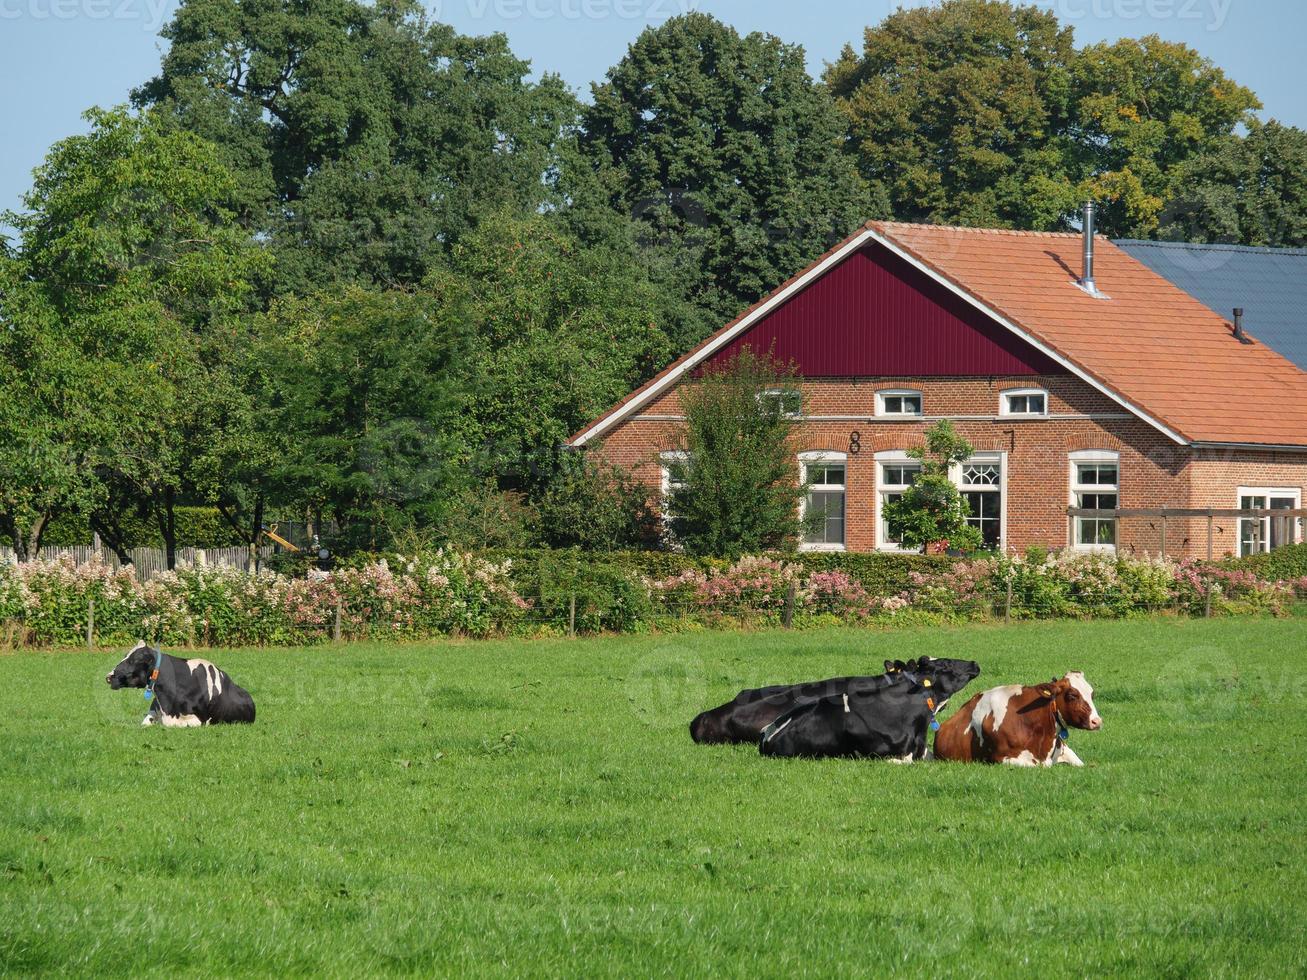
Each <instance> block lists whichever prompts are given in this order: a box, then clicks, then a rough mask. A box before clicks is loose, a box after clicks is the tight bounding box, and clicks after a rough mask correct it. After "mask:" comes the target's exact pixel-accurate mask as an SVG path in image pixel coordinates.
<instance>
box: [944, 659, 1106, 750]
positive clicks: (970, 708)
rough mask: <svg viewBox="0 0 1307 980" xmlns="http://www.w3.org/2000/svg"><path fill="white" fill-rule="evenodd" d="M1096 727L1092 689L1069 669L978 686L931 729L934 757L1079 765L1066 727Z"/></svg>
mask: <svg viewBox="0 0 1307 980" xmlns="http://www.w3.org/2000/svg"><path fill="white" fill-rule="evenodd" d="M1068 727H1070V728H1081V729H1085V730H1087V731H1091V732H1096V731H1098V729H1100V728H1102V727H1103V719H1102V718H1100V717H1099V714H1098V709H1097V708H1095V707H1094V689H1093V688H1092V687H1090V686H1089V682H1088V681H1087V680H1085V675H1084V674H1082V673H1081V672H1080V671H1078V670H1073V671H1071V672H1070V673H1068V674H1067V675H1066V676H1065V677H1063V678H1062V679H1061V680H1054V681H1049V682H1048V683H1047V684H1039V685H1037V686H1035V687H1022V686H1020V685H1019V684H1011V685H1008V686H1007V687H994V688H990V689H989V690H988V691H982V692H981V693H980V694H977V695H976V696H975V697H974V698H972V699H971V700H970V701H968V702H967V703H966V704H965V705H963V706H962V708H961V709H960V710H959V711H958V713H957V714H955V715H954V716H953V717H952V718H950V719H949V720H948V721H946V722H944V724H943V725H942V726H941V727H940V730H939V732H938V733H937V734H936V735H935V758H937V759H947V760H950V761H953V762H1002V763H1006V764H1007V765H1010V766H1053V765H1057V764H1058V763H1064V764H1066V765H1069V766H1083V765H1084V763H1083V762H1081V761H1080V757H1079V756H1078V755H1076V754H1075V752H1073V751H1071V747H1070V746H1069V745H1067V744H1066V728H1068Z"/></svg>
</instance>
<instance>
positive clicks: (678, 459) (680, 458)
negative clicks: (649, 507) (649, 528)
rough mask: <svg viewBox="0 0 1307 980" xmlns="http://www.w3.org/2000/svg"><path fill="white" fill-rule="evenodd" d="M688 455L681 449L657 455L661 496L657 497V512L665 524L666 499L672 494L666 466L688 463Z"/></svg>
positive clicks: (669, 475)
mask: <svg viewBox="0 0 1307 980" xmlns="http://www.w3.org/2000/svg"><path fill="white" fill-rule="evenodd" d="M689 459H690V454H689V453H687V452H685V451H684V450H681V449H673V450H670V451H668V452H665V453H659V454H658V468H659V471H660V473H661V481H660V483H661V488H662V489H661V496H660V497H659V508H658V509H659V512H660V513H661V514H662V519H663V523H664V524H666V523H667V498H668V497H669V496H671V493H672V471H671V469H670V467H669V465H668V464H670V463H685V462H689Z"/></svg>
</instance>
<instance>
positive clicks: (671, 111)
mask: <svg viewBox="0 0 1307 980" xmlns="http://www.w3.org/2000/svg"><path fill="white" fill-rule="evenodd" d="M583 126H584V133H583V136H582V145H583V147H584V148H585V150H586V153H587V155H588V156H589V157H590V159H591V161H592V162H593V165H594V166H595V167H596V168H597V170H598V173H599V174H600V179H601V181H602V182H603V186H604V189H605V192H606V194H607V197H608V199H609V202H610V204H611V206H612V207H613V208H615V209H616V210H618V211H620V212H623V213H625V214H629V215H633V216H635V217H636V218H637V219H638V220H639V222H640V223H641V225H642V226H643V229H644V237H645V242H646V245H647V246H648V247H649V248H650V249H651V250H654V251H656V252H658V253H659V254H660V255H662V256H663V257H664V260H665V261H666V262H668V263H670V264H674V265H675V268H676V270H677V278H678V280H679V283H680V288H681V289H682V290H683V295H684V296H686V297H687V298H689V299H690V300H691V301H692V302H693V303H694V304H695V305H696V306H697V307H699V308H700V309H703V310H705V311H707V313H708V315H709V317H710V318H711V321H713V322H714V326H716V325H720V323H721V321H723V320H726V319H729V318H730V317H732V316H734V315H736V314H737V313H739V312H740V310H741V309H742V308H743V307H745V306H747V305H748V304H750V303H752V302H754V301H755V300H757V299H758V298H759V297H760V296H762V295H763V294H764V293H765V292H767V291H768V290H769V289H772V288H773V287H775V286H776V284H777V283H778V282H781V281H782V280H784V279H786V278H788V277H789V276H791V275H793V274H794V273H795V272H797V271H798V270H799V269H800V268H802V267H803V266H804V265H805V264H806V263H807V262H809V261H811V260H812V259H813V258H815V257H816V256H817V255H819V254H820V253H821V252H823V251H824V250H825V249H826V248H827V247H828V246H829V245H830V244H832V243H833V242H834V241H838V240H839V239H840V238H842V237H843V236H845V235H846V234H848V233H849V232H850V231H852V230H853V229H854V228H855V227H856V226H857V225H858V224H859V223H860V222H861V221H863V220H865V219H866V218H868V217H875V216H877V215H876V213H875V212H876V211H877V210H878V209H877V208H875V207H874V206H873V205H872V204H871V203H870V202H869V201H868V199H867V195H866V188H865V186H864V185H863V183H862V181H861V180H860V179H859V178H858V175H857V173H856V171H855V169H854V168H853V166H852V165H851V162H850V161H849V160H848V159H847V158H846V157H845V156H844V155H843V154H842V152H841V145H842V142H843V139H844V124H843V121H842V120H841V118H840V115H839V113H838V111H837V110H836V109H835V107H834V105H833V104H832V102H831V100H830V98H829V96H828V95H827V94H826V93H825V91H824V90H823V89H822V88H821V87H820V86H818V85H816V84H814V83H813V81H812V79H811V78H810V77H809V76H808V73H807V70H806V68H805V65H804V53H803V49H802V48H800V47H798V46H795V45H789V44H785V43H784V42H782V41H780V40H779V39H777V38H775V37H772V36H770V35H763V34H750V35H748V36H747V37H741V36H740V35H739V34H737V33H736V32H735V30H733V29H732V28H730V27H728V26H726V25H724V24H722V23H720V22H719V21H717V20H715V19H713V18H712V17H710V16H708V15H706V14H700V13H692V14H688V15H686V16H683V17H677V18H673V19H672V20H669V21H668V22H667V23H665V24H663V25H662V26H660V27H658V28H656V29H654V28H650V29H649V30H646V31H645V32H644V33H643V34H641V35H640V37H639V38H638V39H637V40H636V42H635V43H634V44H633V45H631V48H630V50H629V52H628V53H627V55H626V57H625V58H623V59H622V61H621V62H620V63H619V64H618V65H617V66H616V67H614V68H613V69H612V70H611V71H610V72H609V73H608V78H607V80H606V81H605V82H604V83H602V84H600V85H596V86H595V87H594V104H593V105H592V106H590V107H588V108H587V109H586V110H585V113H584V119H583ZM678 339H679V338H678ZM685 339H686V340H687V341H692V340H696V339H698V338H697V337H693V338H685Z"/></svg>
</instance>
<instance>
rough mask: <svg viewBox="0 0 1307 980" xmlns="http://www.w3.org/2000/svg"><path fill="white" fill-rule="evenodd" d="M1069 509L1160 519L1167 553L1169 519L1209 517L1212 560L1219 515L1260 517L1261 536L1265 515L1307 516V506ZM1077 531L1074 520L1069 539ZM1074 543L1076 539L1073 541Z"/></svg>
mask: <svg viewBox="0 0 1307 980" xmlns="http://www.w3.org/2000/svg"><path fill="white" fill-rule="evenodd" d="M1066 512H1067V516H1068V517H1072V518H1075V517H1090V518H1097V519H1098V520H1100V521H1110V520H1116V519H1117V518H1129V517H1146V518H1156V519H1160V521H1161V533H1162V542H1161V553H1162V554H1163V555H1165V554H1166V522H1167V519H1168V518H1186V519H1190V520H1193V519H1199V520H1202V519H1206V521H1207V560H1208V561H1211V560H1212V558H1213V555H1212V538H1213V531H1214V529H1215V525H1216V519H1217V518H1218V517H1220V518H1225V519H1234V520H1256V521H1258V524H1257V528H1258V530H1257V533H1258V534H1259V535H1260V534H1261V523H1260V522H1261V520H1262V519H1264V518H1268V517H1269V518H1271V519H1272V520H1283V521H1285V522H1289V521H1293V520H1297V519H1299V518H1307V508H1302V507H1299V508H1293V509H1276V510H1268V509H1255V510H1235V509H1229V510H1227V509H1222V508H1211V507H1208V508H1200V507H1122V508H1118V509H1116V510H1090V509H1086V508H1084V507H1068V508H1067V509H1066ZM1288 532H1289V533H1287V534H1286V535H1285V537H1286V539H1287V540H1290V541H1292V540H1293V539H1294V538H1295V535H1294V534H1293V529H1292V528H1288ZM1074 534H1075V524H1074V522H1073V523H1072V524H1071V527H1070V528H1069V529H1068V531H1067V535H1068V538H1071V537H1072V536H1074ZM1070 543H1072V544H1074V541H1071V542H1070Z"/></svg>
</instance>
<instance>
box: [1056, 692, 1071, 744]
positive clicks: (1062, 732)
mask: <svg viewBox="0 0 1307 980" xmlns="http://www.w3.org/2000/svg"><path fill="white" fill-rule="evenodd" d="M1053 723H1054V724H1056V725H1057V740H1058V741H1059V742H1065V741H1067V740H1068V739H1069V738H1070V737H1071V733H1070V732H1069V731H1067V727H1066V722H1065V721H1063V720H1062V712H1060V711H1058V710H1057V699H1056V698H1055V699H1054V700H1053Z"/></svg>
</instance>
